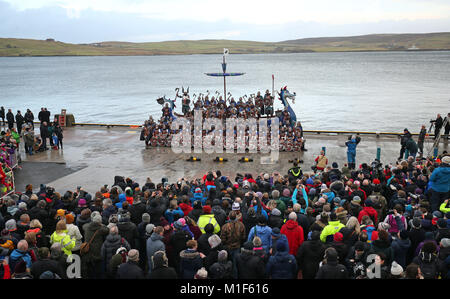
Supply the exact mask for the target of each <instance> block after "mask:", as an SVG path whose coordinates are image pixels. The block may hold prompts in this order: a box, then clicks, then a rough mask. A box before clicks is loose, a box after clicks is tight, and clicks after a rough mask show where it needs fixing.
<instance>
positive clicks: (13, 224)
mask: <svg viewBox="0 0 450 299" xmlns="http://www.w3.org/2000/svg"><path fill="white" fill-rule="evenodd" d="M5 228H6V229H7V230H9V231H12V230H16V229H17V224H16V220H14V219H9V220H8V221H6V223H5Z"/></svg>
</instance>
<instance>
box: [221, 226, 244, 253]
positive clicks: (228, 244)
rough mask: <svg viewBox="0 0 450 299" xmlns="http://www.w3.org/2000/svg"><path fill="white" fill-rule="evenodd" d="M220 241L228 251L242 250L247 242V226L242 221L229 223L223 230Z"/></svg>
mask: <svg viewBox="0 0 450 299" xmlns="http://www.w3.org/2000/svg"><path fill="white" fill-rule="evenodd" d="M220 239H221V241H222V244H223V246H224V247H225V248H226V249H227V250H230V251H231V250H234V249H239V248H241V245H242V244H243V243H244V241H245V226H244V224H242V222H240V221H229V222H227V223H226V224H225V225H224V226H223V227H222V230H221V233H220Z"/></svg>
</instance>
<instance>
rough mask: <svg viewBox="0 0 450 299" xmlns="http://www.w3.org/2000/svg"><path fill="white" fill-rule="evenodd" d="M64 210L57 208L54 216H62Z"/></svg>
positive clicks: (64, 212)
mask: <svg viewBox="0 0 450 299" xmlns="http://www.w3.org/2000/svg"><path fill="white" fill-rule="evenodd" d="M65 214H66V211H65V210H64V209H59V210H57V211H56V216H60V217H64V215H65Z"/></svg>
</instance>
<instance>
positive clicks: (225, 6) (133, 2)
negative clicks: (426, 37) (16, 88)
mask: <svg viewBox="0 0 450 299" xmlns="http://www.w3.org/2000/svg"><path fill="white" fill-rule="evenodd" d="M448 31H450V0H276V1H274V0H270V1H269V0H226V1H218V0H0V37H5V38H31V39H46V38H54V39H55V40H58V41H62V42H68V43H94V42H102V41H129V42H158V41H167V40H199V39H230V40H252V41H267V42H276V41H285V40H292V39H299V38H307V37H325V36H354V35H364V34H377V33H378V34H379V33H429V32H448Z"/></svg>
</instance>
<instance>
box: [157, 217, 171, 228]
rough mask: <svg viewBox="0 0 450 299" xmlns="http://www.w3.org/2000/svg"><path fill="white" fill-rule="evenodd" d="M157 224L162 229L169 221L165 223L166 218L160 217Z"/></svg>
mask: <svg viewBox="0 0 450 299" xmlns="http://www.w3.org/2000/svg"><path fill="white" fill-rule="evenodd" d="M159 224H160V225H161V226H162V227H164V226H166V225H169V221H167V219H166V218H163V217H161V220H160V221H159Z"/></svg>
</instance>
